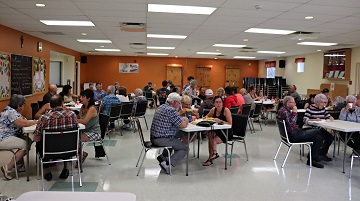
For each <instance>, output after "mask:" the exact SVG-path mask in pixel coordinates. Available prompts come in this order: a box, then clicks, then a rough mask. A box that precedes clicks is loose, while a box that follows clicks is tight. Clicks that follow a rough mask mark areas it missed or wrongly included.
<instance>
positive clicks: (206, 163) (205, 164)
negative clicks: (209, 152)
mask: <svg viewBox="0 0 360 201" xmlns="http://www.w3.org/2000/svg"><path fill="white" fill-rule="evenodd" d="M212 164H213V162H212V160H211V159H207V161H205V163H203V164H202V165H203V166H210V165H212Z"/></svg>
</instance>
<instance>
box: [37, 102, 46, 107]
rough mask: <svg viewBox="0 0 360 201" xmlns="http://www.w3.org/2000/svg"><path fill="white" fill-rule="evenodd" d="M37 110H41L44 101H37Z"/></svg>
mask: <svg viewBox="0 0 360 201" xmlns="http://www.w3.org/2000/svg"><path fill="white" fill-rule="evenodd" d="M38 104H39V108H42V106H44V105H45V104H46V103H45V102H44V101H38Z"/></svg>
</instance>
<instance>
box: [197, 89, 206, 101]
mask: <svg viewBox="0 0 360 201" xmlns="http://www.w3.org/2000/svg"><path fill="white" fill-rule="evenodd" d="M205 91H206V88H205V87H200V89H199V95H198V97H199V98H200V99H201V100H205V99H206V96H205Z"/></svg>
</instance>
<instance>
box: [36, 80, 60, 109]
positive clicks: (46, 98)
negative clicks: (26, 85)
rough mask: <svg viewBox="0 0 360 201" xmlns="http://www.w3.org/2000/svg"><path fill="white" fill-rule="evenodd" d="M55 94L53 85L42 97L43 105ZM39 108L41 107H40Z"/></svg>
mask: <svg viewBox="0 0 360 201" xmlns="http://www.w3.org/2000/svg"><path fill="white" fill-rule="evenodd" d="M56 93H57V87H56V85H55V84H50V85H49V91H48V92H47V93H46V94H45V95H44V96H43V100H42V101H43V104H46V103H50V98H51V97H52V96H53V95H55V94H56ZM40 107H41V106H40Z"/></svg>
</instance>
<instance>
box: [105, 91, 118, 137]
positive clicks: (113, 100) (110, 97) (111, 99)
mask: <svg viewBox="0 0 360 201" xmlns="http://www.w3.org/2000/svg"><path fill="white" fill-rule="evenodd" d="M116 104H120V99H119V98H118V97H116V95H115V86H113V85H109V86H108V88H107V95H106V96H105V97H104V99H103V101H102V102H101V105H100V113H101V114H105V115H110V109H111V105H116ZM110 128H111V131H115V125H114V120H112V122H111V123H110Z"/></svg>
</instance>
